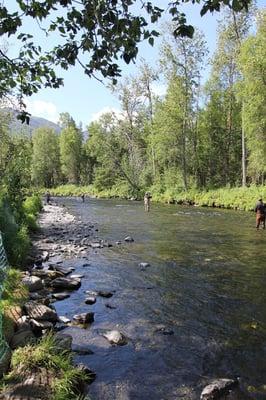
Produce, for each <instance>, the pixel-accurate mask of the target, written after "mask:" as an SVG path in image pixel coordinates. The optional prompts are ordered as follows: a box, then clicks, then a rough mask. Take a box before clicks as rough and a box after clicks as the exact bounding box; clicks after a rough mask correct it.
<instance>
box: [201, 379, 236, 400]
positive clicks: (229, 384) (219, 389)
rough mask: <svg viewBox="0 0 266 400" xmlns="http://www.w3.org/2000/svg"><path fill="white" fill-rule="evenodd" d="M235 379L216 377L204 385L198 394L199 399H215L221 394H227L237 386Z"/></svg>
mask: <svg viewBox="0 0 266 400" xmlns="http://www.w3.org/2000/svg"><path fill="white" fill-rule="evenodd" d="M238 384H239V382H238V380H237V379H217V380H215V381H213V382H212V383H210V384H209V385H208V386H206V387H205V388H204V389H203V391H202V392H201V395H200V400H216V399H219V398H220V397H221V396H222V395H224V394H228V393H229V392H230V391H231V390H232V389H234V388H236V387H237V386H238Z"/></svg>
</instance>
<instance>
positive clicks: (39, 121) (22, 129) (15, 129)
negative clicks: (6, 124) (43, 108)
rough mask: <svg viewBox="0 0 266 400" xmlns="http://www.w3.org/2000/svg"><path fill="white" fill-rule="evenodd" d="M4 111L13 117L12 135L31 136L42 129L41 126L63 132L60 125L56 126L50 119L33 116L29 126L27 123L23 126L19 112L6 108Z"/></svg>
mask: <svg viewBox="0 0 266 400" xmlns="http://www.w3.org/2000/svg"><path fill="white" fill-rule="evenodd" d="M4 111H5V112H7V113H8V114H9V115H11V124H10V130H11V132H12V133H16V134H17V133H21V134H26V135H29V136H31V134H32V132H33V131H34V130H35V129H37V128H40V127H41V126H47V127H49V128H52V129H54V130H55V131H56V132H57V133H59V132H60V131H61V127H60V126H59V125H57V124H55V123H54V122H52V121H49V120H48V119H45V118H40V117H34V116H31V117H30V122H29V125H27V124H26V123H24V124H23V123H22V122H21V121H19V120H18V119H17V115H18V114H19V111H16V110H13V109H11V108H8V109H7V108H6V109H4Z"/></svg>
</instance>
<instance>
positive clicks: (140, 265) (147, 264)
mask: <svg viewBox="0 0 266 400" xmlns="http://www.w3.org/2000/svg"><path fill="white" fill-rule="evenodd" d="M139 267H140V268H147V267H150V264H149V263H147V262H141V263H139Z"/></svg>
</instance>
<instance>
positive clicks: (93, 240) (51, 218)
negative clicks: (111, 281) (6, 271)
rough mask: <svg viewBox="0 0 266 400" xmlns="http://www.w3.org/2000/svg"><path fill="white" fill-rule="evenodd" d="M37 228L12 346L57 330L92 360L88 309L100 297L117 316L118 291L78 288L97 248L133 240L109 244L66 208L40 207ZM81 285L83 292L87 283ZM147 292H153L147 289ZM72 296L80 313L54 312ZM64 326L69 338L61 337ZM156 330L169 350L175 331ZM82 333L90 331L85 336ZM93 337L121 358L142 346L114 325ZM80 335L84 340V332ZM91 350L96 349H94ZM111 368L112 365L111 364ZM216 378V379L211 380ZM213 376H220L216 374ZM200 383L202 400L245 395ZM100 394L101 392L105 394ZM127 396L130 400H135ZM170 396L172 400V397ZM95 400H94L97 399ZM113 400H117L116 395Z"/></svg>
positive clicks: (222, 384) (143, 268) (233, 384)
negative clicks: (76, 338) (75, 335)
mask: <svg viewBox="0 0 266 400" xmlns="http://www.w3.org/2000/svg"><path fill="white" fill-rule="evenodd" d="M39 225H40V230H39V232H38V233H36V234H35V235H34V237H33V238H32V241H33V247H32V254H31V256H30V257H29V260H28V264H29V269H28V271H27V272H25V274H24V277H23V282H24V284H25V285H26V286H27V287H28V288H29V292H30V300H29V301H28V302H27V303H26V304H25V306H24V308H23V310H22V312H21V315H20V317H19V318H18V320H17V326H16V333H15V335H14V336H15V337H14V338H13V345H12V347H13V348H16V347H17V346H20V345H23V344H25V342H27V341H28V339H30V340H34V339H35V338H37V337H40V336H41V335H43V334H44V333H45V332H47V331H49V330H53V331H55V332H57V333H56V335H57V337H58V339H57V340H58V346H59V347H65V348H67V349H70V350H72V351H74V352H75V353H76V354H77V356H78V357H86V356H89V357H91V356H90V355H91V354H93V350H95V349H94V348H93V350H91V348H90V343H89V341H88V337H90V335H89V332H90V331H91V330H92V328H93V326H94V324H95V322H94V319H95V316H96V318H97V308H96V311H95V309H94V308H91V307H92V306H93V305H95V303H96V306H97V304H98V302H100V299H103V300H106V302H105V307H104V309H105V310H106V313H107V316H108V315H109V314H108V313H109V312H114V313H116V312H121V311H120V310H119V296H118V293H117V292H115V290H113V288H106V287H104V289H99V287H96V288H95V290H84V287H83V286H82V285H83V281H84V282H85V280H84V279H87V278H86V277H83V276H84V275H86V271H87V270H90V263H91V256H92V255H94V257H95V255H96V256H97V252H101V251H102V250H101V249H103V251H104V249H106V250H107V249H109V248H111V247H114V249H115V246H117V248H118V249H119V248H120V247H121V244H122V245H123V243H124V246H131V245H132V243H133V242H134V239H135V238H133V237H131V236H125V237H120V240H117V238H116V240H113V241H107V240H106V238H105V239H101V238H100V234H99V230H98V226H97V224H96V223H94V222H93V223H92V222H87V220H86V221H85V222H84V221H81V220H79V219H78V218H76V217H74V216H73V215H71V214H70V213H69V212H68V210H67V209H66V207H64V206H62V205H61V206H58V205H55V204H53V205H45V206H44V210H43V212H42V213H41V215H40V218H39ZM105 236H106V235H105ZM108 251H109V250H108ZM114 253H115V252H114ZM148 261H150V260H143V262H140V263H137V262H136V266H137V268H138V271H140V274H143V273H146V272H147V273H149V272H148V271H150V269H152V268H153V266H152V263H151V268H148V267H149V266H150V263H148ZM83 271H84V273H83ZM90 278H91V275H90ZM84 286H85V288H86V285H84ZM140 289H141V290H144V289H145V290H148V289H153V287H151V286H147V287H146V286H145V285H143V287H142V286H141V288H140ZM132 290H135V288H134V287H132ZM148 291H149V292H151V291H150V290H148ZM76 294H79V295H78V302H79V303H78V304H80V307H75V310H77V309H79V308H80V311H81V312H79V313H71V309H70V310H67V309H65V310H64V311H65V312H59V313H57V312H56V309H59V310H61V311H62V307H58V306H57V305H58V304H63V303H64V299H67V302H68V304H69V305H70V304H71V302H72V301H75V302H76V304H77V296H76ZM110 298H112V299H111V300H113V299H114V298H115V299H116V301H110V302H109V301H108V299H110ZM72 299H73V300H72ZM85 305H86V307H87V308H85V309H86V310H87V311H86V312H84V306H85ZM93 307H94V306H93ZM63 308H64V307H63ZM117 308H118V310H117ZM93 310H94V311H93ZM95 313H96V314H95ZM61 314H62V315H61ZM72 314H73V315H72ZM154 327H155V325H154ZM156 327H157V325H156ZM66 328H67V334H65V333H64V331H65V329H66ZM84 328H85V330H84ZM157 328H158V329H157ZM157 328H156V329H155V328H154V335H155V337H156V338H158V339H156V341H155V342H154V343H157V340H158V341H159V342H162V341H163V342H165V340H164V339H163V338H165V339H166V341H168V340H169V346H170V344H171V338H174V337H175V329H174V330H172V329H170V328H168V327H167V326H165V325H163V324H159V325H158V327H157ZM77 329H80V330H81V331H82V330H84V335H86V345H85V342H84V343H75V344H74V345H73V344H72V335H71V334H72V332H74V330H77ZM75 332H76V331H75ZM85 332H88V334H86V333H85ZM93 334H94V335H95V334H96V335H99V336H100V337H101V342H99V341H97V343H99V345H101V346H104V344H103V341H106V343H109V346H110V348H113V350H112V353H113V351H114V352H115V351H118V347H119V346H122V347H121V350H122V348H128V347H130V350H126V351H125V352H124V353H120V354H125V356H126V354H129V353H127V352H128V351H136V352H138V349H141V348H142V345H141V343H139V342H138V343H136V342H135V339H134V338H132V337H131V335H132V334H133V331H130V330H126V329H124V330H123V329H122V330H121V329H120V326H119V325H114V326H113V327H112V328H111V329H98V330H97V329H96V330H94V333H93ZM84 335H83V336H84ZM78 336H79V335H78ZM151 336H152V334H151ZM80 337H81V338H82V334H81V335H80ZM84 337H85V336H84ZM160 338H162V339H160ZM168 338H169V339H168ZM140 340H141V339H140ZM142 340H143V342H144V343H145V341H147V338H145V336H144V337H143V339H142ZM115 347H117V349H115ZM95 348H96V349H97V347H95ZM134 349H135V350H134ZM107 351H108V349H107ZM107 357H108V356H107ZM86 366H87V367H88V366H90V362H89V359H86ZM110 367H112V366H111V365H110ZM89 371H90V370H89ZM96 372H98V371H96ZM89 373H90V374H91V377H93V378H95V374H93V373H92V371H90V372H89ZM112 373H114V372H112ZM138 374H139V372H138ZM214 378H216V377H215V376H214ZM217 378H224V377H223V376H222V377H221V376H218V377H217ZM117 379H118V381H119V380H120V379H121V383H122V381H123V378H122V376H121V378H119V377H118V378H117ZM96 382H97V381H96ZM202 384H205V385H208V384H210V385H208V387H207V388H205V389H204V390H203V392H202V394H201V398H202V399H204V400H210V399H216V398H217V399H218V398H219V399H232V400H236V399H237V400H239V399H241V400H244V399H247V398H248V397H247V396H246V394H244V393H242V392H240V390H239V381H238V380H232V381H231V380H228V379H227V380H224V379H218V380H217V379H216V380H214V381H213V382H212V379H210V380H208V379H205V378H204V379H202ZM203 386H204V385H202V386H201V387H202V389H203ZM102 393H104V390H103V391H102ZM165 393H166V397H165V398H166V399H167V388H165ZM180 396H181V397H178V396H177V397H176V398H180V399H181V398H182V399H184V396H183V394H182V395H180ZM182 396H183V397H182ZM185 396H186V395H185ZM190 396H191V397H190ZM193 396H194V395H190V394H188V393H187V397H186V399H190V398H193V399H194V398H195V396H194V397H193ZM199 397H200V393H199V395H198V398H199ZM105 398H106V399H107V398H109V397H104V399H105ZM127 398H129V399H132V400H134V397H127ZM141 398H144V397H141ZM170 398H171V399H172V397H169V399H170ZM98 399H99V398H97V397H95V400H98ZM120 399H122V400H124V397H123V395H122V397H121V396H120V397H119V400H120ZM101 400H102V399H101ZM116 400H118V397H117V399H116Z"/></svg>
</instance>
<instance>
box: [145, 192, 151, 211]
mask: <svg viewBox="0 0 266 400" xmlns="http://www.w3.org/2000/svg"><path fill="white" fill-rule="evenodd" d="M150 209H151V194H150V193H149V192H146V193H145V195H144V210H145V211H150Z"/></svg>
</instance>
